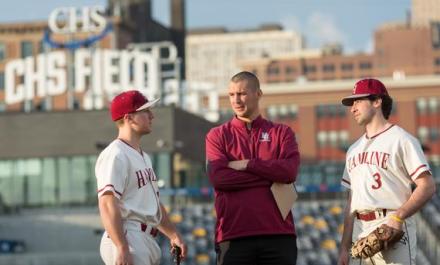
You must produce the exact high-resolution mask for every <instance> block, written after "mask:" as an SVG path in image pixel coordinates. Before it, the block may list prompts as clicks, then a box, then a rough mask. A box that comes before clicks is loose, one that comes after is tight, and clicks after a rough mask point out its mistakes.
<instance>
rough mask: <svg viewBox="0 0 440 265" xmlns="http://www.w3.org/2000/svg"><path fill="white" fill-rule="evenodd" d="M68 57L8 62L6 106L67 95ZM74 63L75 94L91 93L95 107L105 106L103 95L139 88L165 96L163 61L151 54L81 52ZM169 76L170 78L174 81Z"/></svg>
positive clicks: (51, 54)
mask: <svg viewBox="0 0 440 265" xmlns="http://www.w3.org/2000/svg"><path fill="white" fill-rule="evenodd" d="M67 55H68V54H67V53H66V52H64V51H54V52H49V53H45V54H40V55H38V56H37V57H36V58H32V57H29V58H25V59H17V60H13V61H10V62H9V63H7V64H6V67H5V103H6V104H15V103H19V102H22V101H24V100H32V99H34V98H35V97H40V98H42V97H47V96H56V95H61V94H64V93H65V92H66V91H67V74H68V73H67V69H66V68H67V67H66V65H67ZM73 64H74V68H75V70H74V71H73V73H74V76H73V77H72V78H74V81H75V82H74V84H75V87H74V91H75V92H78V93H85V94H87V97H89V98H90V101H91V102H92V103H93V102H94V103H93V106H97V105H96V104H98V105H99V106H101V105H103V104H102V103H100V102H101V101H102V98H103V96H106V98H111V97H112V96H114V95H115V94H116V93H119V92H120V91H123V90H127V89H139V90H141V91H142V92H143V93H145V94H146V96H147V97H154V98H156V97H158V96H161V95H159V91H160V87H161V86H162V83H163V80H162V78H163V77H164V76H163V74H164V72H162V71H161V63H160V58H156V57H154V56H153V55H152V54H150V53H147V52H141V51H136V50H135V51H127V50H125V51H117V50H99V49H96V50H93V51H90V50H87V49H78V50H76V51H75V52H74V54H73ZM168 75H169V73H167V74H166V77H168V78H170V76H168ZM167 87H168V86H167ZM103 92H105V93H103ZM168 92H171V93H172V91H168Z"/></svg>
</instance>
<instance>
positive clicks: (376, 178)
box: [371, 173, 382, 190]
mask: <svg viewBox="0 0 440 265" xmlns="http://www.w3.org/2000/svg"><path fill="white" fill-rule="evenodd" d="M373 178H374V181H375V182H376V183H374V185H371V187H372V188H373V190H377V189H379V188H380V187H382V180H381V178H382V177H381V176H380V174H379V173H375V174H374V175H373Z"/></svg>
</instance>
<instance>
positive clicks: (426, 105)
mask: <svg viewBox="0 0 440 265" xmlns="http://www.w3.org/2000/svg"><path fill="white" fill-rule="evenodd" d="M416 108H417V112H418V113H419V114H426V113H439V112H440V98H438V97H430V98H418V99H417V100H416Z"/></svg>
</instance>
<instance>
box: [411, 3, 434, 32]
mask: <svg viewBox="0 0 440 265" xmlns="http://www.w3.org/2000/svg"><path fill="white" fill-rule="evenodd" d="M439 21H440V1H439V0H412V6H411V24H412V25H415V26H420V25H424V26H427V25H429V24H430V23H431V22H439Z"/></svg>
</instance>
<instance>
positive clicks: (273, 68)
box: [267, 65, 280, 75]
mask: <svg viewBox="0 0 440 265" xmlns="http://www.w3.org/2000/svg"><path fill="white" fill-rule="evenodd" d="M279 72H280V69H279V68H278V66H275V65H273V66H269V67H268V68H267V75H278V74H279Z"/></svg>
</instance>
